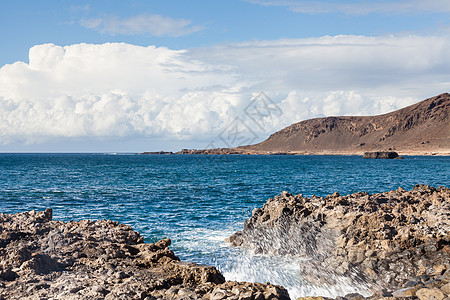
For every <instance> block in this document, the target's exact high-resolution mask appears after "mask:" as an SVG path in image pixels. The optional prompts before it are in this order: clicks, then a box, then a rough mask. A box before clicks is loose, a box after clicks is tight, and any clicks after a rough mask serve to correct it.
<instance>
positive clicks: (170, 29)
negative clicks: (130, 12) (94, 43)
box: [80, 14, 203, 37]
mask: <svg viewBox="0 0 450 300" xmlns="http://www.w3.org/2000/svg"><path fill="white" fill-rule="evenodd" d="M80 24H81V26H83V27H85V28H88V29H94V30H97V31H99V32H101V33H106V34H110V35H116V34H123V35H151V36H158V37H161V36H170V37H179V36H184V35H189V34H191V33H194V32H198V31H201V30H203V26H200V25H191V24H192V21H191V20H187V19H173V18H170V17H166V16H161V15H151V14H139V15H136V16H132V17H130V18H127V19H120V18H119V17H117V16H114V15H110V16H106V17H101V18H90V19H83V20H81V21H80Z"/></svg>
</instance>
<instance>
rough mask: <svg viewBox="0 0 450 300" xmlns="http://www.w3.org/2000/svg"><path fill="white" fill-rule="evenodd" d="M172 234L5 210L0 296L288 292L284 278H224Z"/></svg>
mask: <svg viewBox="0 0 450 300" xmlns="http://www.w3.org/2000/svg"><path fill="white" fill-rule="evenodd" d="M170 243H171V241H170V239H164V240H161V241H159V242H157V243H155V244H145V243H144V242H143V238H142V236H140V234H139V233H138V232H135V231H133V230H132V228H131V227H130V226H127V225H124V224H119V223H118V222H113V221H108V220H103V221H89V220H83V221H80V222H67V223H65V222H60V221H52V210H51V209H47V210H46V211H45V212H35V211H31V212H23V213H19V214H15V215H7V214H0V300H1V299H48V298H51V299H212V298H214V297H215V298H214V299H225V298H223V297H222V298H218V297H219V294H220V293H221V291H224V293H225V294H226V295H231V296H232V297H236V299H289V296H288V294H287V291H286V290H285V289H284V288H282V287H279V286H275V285H271V284H259V283H239V282H226V281H225V278H224V277H223V276H222V274H221V273H220V272H219V271H218V270H217V269H216V268H214V267H210V266H202V265H197V264H194V263H187V262H182V261H180V259H179V258H178V257H177V256H176V255H175V254H174V253H173V251H172V250H170V249H169V248H168V247H169V246H170Z"/></svg>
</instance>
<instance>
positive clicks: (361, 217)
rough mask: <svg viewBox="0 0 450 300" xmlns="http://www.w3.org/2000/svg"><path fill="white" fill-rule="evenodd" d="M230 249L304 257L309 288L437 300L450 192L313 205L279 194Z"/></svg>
mask: <svg viewBox="0 0 450 300" xmlns="http://www.w3.org/2000/svg"><path fill="white" fill-rule="evenodd" d="M229 242H231V244H232V245H234V246H241V247H245V248H248V249H251V250H253V251H254V252H256V253H272V254H276V255H295V256H298V257H301V258H303V259H304V260H303V262H302V263H301V264H300V273H301V274H300V275H301V276H302V278H303V279H304V280H306V281H308V282H310V283H311V284H313V285H337V284H340V283H341V282H343V280H345V282H347V283H348V282H350V284H351V285H353V286H355V287H358V286H362V285H363V286H366V287H368V288H369V289H371V290H372V291H373V292H375V291H382V292H378V294H377V295H378V296H377V297H384V296H389V295H390V296H392V294H391V293H390V292H388V291H396V293H397V294H396V295H397V296H396V297H406V296H405V295H406V294H408V295H409V296H417V297H419V298H420V299H422V298H423V297H425V296H423V297H422V294H421V293H424V294H423V295H425V294H429V293H432V292H436V294H439V295H440V296H439V297H441V294H440V292H437V291H435V290H433V289H440V288H441V287H443V286H444V285H445V284H446V282H448V281H449V277H450V189H448V188H444V187H440V188H437V189H436V188H433V187H430V186H422V185H420V186H419V185H417V186H415V187H414V188H413V189H412V190H411V191H406V190H403V189H401V188H399V189H398V190H396V191H391V192H385V193H380V194H373V195H369V194H368V193H355V194H351V195H346V196H341V195H339V193H334V194H333V195H329V196H327V197H316V196H313V197H311V198H307V197H303V196H302V195H292V194H289V193H287V192H283V193H281V195H280V196H276V197H275V198H273V199H269V200H268V201H267V203H265V204H264V206H263V207H262V208H261V209H259V208H256V209H254V210H253V212H252V216H251V218H250V219H249V220H247V221H246V222H245V225H244V229H243V231H240V232H237V233H235V234H233V235H232V236H231V237H230V238H229ZM443 274H444V275H445V274H447V275H445V276H446V278H443V276H444V275H443ZM430 280H432V281H430ZM401 288H404V289H401ZM383 289H387V290H388V291H386V290H384V291H383ZM399 289H400V290H399ZM422 289H424V290H423V291H422V292H420V293H419V290H422ZM442 293H444V294H445V295H448V293H446V292H445V291H442ZM383 295H384V296H383ZM394 296H395V295H394ZM409 296H408V297H409ZM347 298H352V297H347Z"/></svg>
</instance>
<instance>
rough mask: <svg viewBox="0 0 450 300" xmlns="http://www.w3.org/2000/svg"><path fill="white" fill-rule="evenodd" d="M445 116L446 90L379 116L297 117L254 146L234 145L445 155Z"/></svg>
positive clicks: (449, 135) (448, 132) (448, 144)
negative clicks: (296, 121) (291, 122)
mask: <svg viewBox="0 0 450 300" xmlns="http://www.w3.org/2000/svg"><path fill="white" fill-rule="evenodd" d="M449 115H450V94H448V93H444V94H441V95H439V96H436V97H433V98H429V99H427V100H424V101H422V102H419V103H417V104H414V105H411V106H408V107H405V108H403V109H400V110H396V111H393V112H391V113H387V114H383V115H377V116H364V117H359V116H358V117H356V116H355V117H326V118H316V119H310V120H306V121H302V122H299V123H295V124H292V125H291V126H288V127H286V128H284V129H282V130H280V131H278V132H276V133H274V134H272V135H271V136H270V137H269V138H268V139H267V140H265V141H263V142H261V143H259V144H256V145H249V146H243V147H238V149H240V150H244V151H251V152H259V153H263V152H264V153H267V152H293V153H317V154H327V153H330V154H346V153H348V154H359V153H362V152H365V151H375V150H389V149H392V150H395V151H398V152H401V153H403V154H408V153H410V154H430V153H439V154H450V118H449Z"/></svg>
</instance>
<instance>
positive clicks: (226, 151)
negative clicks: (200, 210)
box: [138, 148, 450, 156]
mask: <svg viewBox="0 0 450 300" xmlns="http://www.w3.org/2000/svg"><path fill="white" fill-rule="evenodd" d="M373 151H378V150H373ZM383 151H395V152H397V153H398V154H399V155H401V156H450V150H437V151H432V150H429V151H428V150H426V151H424V150H420V151H419V150H405V151H403V150H383ZM365 152H368V151H263V150H245V149H239V148H217V149H183V150H181V151H177V152H171V151H153V152H142V153H138V154H142V155H189V154H198V155H334V156H363V155H364V153H365Z"/></svg>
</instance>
